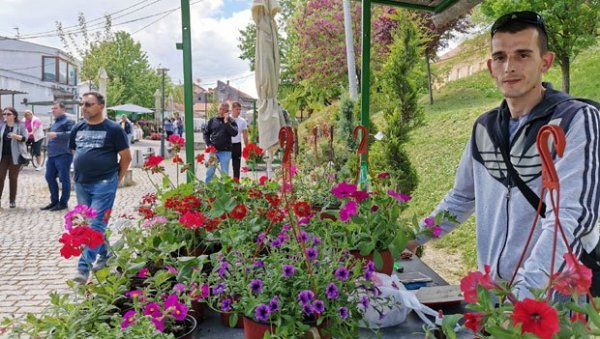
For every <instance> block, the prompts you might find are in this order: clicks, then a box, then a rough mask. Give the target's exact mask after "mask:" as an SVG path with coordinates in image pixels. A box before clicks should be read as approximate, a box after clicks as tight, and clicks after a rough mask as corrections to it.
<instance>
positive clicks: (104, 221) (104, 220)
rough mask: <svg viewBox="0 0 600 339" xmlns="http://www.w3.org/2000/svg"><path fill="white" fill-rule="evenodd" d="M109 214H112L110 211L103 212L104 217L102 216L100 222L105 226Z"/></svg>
mask: <svg viewBox="0 0 600 339" xmlns="http://www.w3.org/2000/svg"><path fill="white" fill-rule="evenodd" d="M111 214H112V210H111V209H107V210H106V212H104V215H103V216H102V222H103V223H105V224H106V223H107V222H108V219H110V215H111Z"/></svg>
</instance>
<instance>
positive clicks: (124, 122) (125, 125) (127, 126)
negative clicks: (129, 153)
mask: <svg viewBox="0 0 600 339" xmlns="http://www.w3.org/2000/svg"><path fill="white" fill-rule="evenodd" d="M120 125H121V128H122V129H123V130H124V131H125V134H126V135H127V142H128V143H129V145H131V143H132V141H133V126H132V125H131V121H129V119H127V115H125V114H123V115H121V123H120Z"/></svg>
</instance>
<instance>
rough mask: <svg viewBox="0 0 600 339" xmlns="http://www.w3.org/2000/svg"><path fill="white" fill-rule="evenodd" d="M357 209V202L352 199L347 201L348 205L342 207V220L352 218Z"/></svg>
mask: <svg viewBox="0 0 600 339" xmlns="http://www.w3.org/2000/svg"><path fill="white" fill-rule="evenodd" d="M357 210H358V205H357V204H356V202H354V201H352V200H350V201H348V202H346V205H344V207H342V208H341V209H340V220H341V221H344V222H346V221H348V220H350V218H352V217H353V216H355V215H356V212H357Z"/></svg>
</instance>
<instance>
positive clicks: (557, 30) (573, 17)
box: [481, 0, 600, 93]
mask: <svg viewBox="0 0 600 339" xmlns="http://www.w3.org/2000/svg"><path fill="white" fill-rule="evenodd" d="M520 10H531V11H535V12H537V13H538V14H540V15H541V16H542V17H543V18H544V21H545V23H546V28H547V31H548V38H549V41H548V42H549V47H550V50H551V51H553V52H554V53H556V59H555V60H556V62H558V64H559V65H560V68H561V71H562V89H563V91H565V92H567V93H569V89H570V82H571V63H572V62H573V60H574V59H575V57H577V55H578V54H579V53H580V52H581V51H582V50H584V49H585V48H587V47H589V46H591V45H593V44H594V43H595V42H596V37H597V36H598V31H597V29H598V20H600V0H528V1H513V0H490V1H486V2H484V3H482V4H481V11H482V12H483V14H485V15H486V16H488V17H489V18H490V19H492V20H493V19H496V18H498V17H500V16H501V15H503V14H505V13H509V12H512V11H520Z"/></svg>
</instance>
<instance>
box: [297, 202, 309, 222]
mask: <svg viewBox="0 0 600 339" xmlns="http://www.w3.org/2000/svg"><path fill="white" fill-rule="evenodd" d="M294 213H296V215H297V216H299V217H300V218H302V217H306V216H308V215H309V214H310V205H309V204H308V203H307V202H305V201H298V202H297V203H295V204H294Z"/></svg>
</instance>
